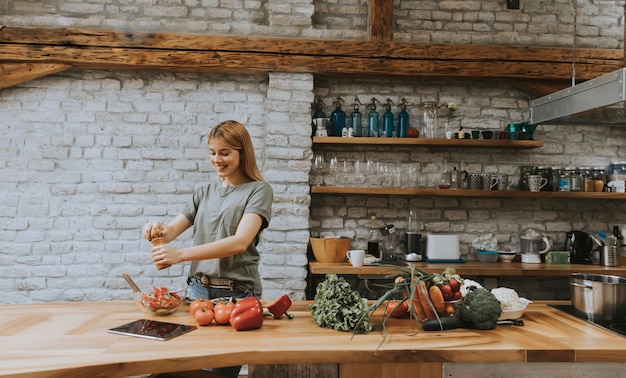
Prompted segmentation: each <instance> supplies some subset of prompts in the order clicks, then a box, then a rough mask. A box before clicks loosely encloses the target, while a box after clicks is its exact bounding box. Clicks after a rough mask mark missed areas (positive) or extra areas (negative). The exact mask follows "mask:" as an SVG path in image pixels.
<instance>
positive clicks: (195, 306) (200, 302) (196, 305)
mask: <svg viewBox="0 0 626 378" xmlns="http://www.w3.org/2000/svg"><path fill="white" fill-rule="evenodd" d="M205 306H206V307H208V308H209V310H213V302H211V301H210V300H208V299H206V298H197V299H194V300H193V301H191V303H190V304H189V313H190V314H191V315H193V314H195V313H196V311H198V310H199V309H201V308H202V307H205Z"/></svg>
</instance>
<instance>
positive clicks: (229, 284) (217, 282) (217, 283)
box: [193, 273, 235, 291]
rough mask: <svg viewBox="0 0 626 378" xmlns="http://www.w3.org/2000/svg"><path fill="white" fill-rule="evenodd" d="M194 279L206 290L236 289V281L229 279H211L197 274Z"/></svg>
mask: <svg viewBox="0 0 626 378" xmlns="http://www.w3.org/2000/svg"><path fill="white" fill-rule="evenodd" d="M193 279H194V280H196V281H197V282H199V283H200V285H202V287H204V288H211V289H224V290H230V291H233V290H234V289H235V281H233V280H231V279H228V278H215V277H209V276H207V275H206V274H204V273H196V275H195V276H193Z"/></svg>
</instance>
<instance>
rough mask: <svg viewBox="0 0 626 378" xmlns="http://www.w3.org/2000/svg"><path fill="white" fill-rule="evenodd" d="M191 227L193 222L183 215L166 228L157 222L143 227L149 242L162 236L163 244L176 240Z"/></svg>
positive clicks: (144, 234) (144, 235) (179, 215)
mask: <svg viewBox="0 0 626 378" xmlns="http://www.w3.org/2000/svg"><path fill="white" fill-rule="evenodd" d="M189 227H191V222H189V219H187V217H186V216H184V215H183V214H178V215H177V216H176V217H175V218H174V219H172V221H171V222H169V223H168V224H166V225H165V226H163V225H161V223H160V222H156V221H151V222H148V223H147V224H146V225H145V226H144V227H143V237H144V238H146V239H147V240H152V239H153V238H156V237H158V236H162V237H163V242H164V243H169V242H171V241H172V240H174V239H176V238H177V237H178V235H180V234H182V233H183V232H185V231H186V230H187V229H188V228H189ZM159 234H161V235H159Z"/></svg>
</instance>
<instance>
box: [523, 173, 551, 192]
mask: <svg viewBox="0 0 626 378" xmlns="http://www.w3.org/2000/svg"><path fill="white" fill-rule="evenodd" d="M547 183H548V179H547V178H545V177H541V175H528V187H529V188H530V191H531V192H538V191H540V190H541V189H542V188H543V187H544V186H546V184H547Z"/></svg>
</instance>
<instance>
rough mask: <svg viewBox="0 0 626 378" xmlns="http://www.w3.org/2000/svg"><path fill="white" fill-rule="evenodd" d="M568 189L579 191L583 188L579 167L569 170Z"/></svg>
mask: <svg viewBox="0 0 626 378" xmlns="http://www.w3.org/2000/svg"><path fill="white" fill-rule="evenodd" d="M569 190H570V192H580V191H582V190H583V176H582V174H581V173H580V170H579V169H570V170H569Z"/></svg>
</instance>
